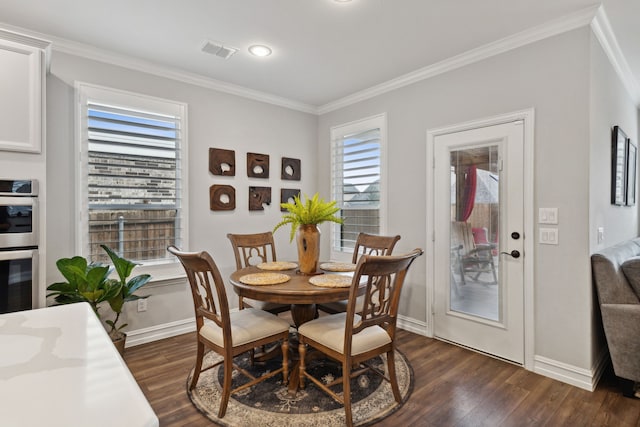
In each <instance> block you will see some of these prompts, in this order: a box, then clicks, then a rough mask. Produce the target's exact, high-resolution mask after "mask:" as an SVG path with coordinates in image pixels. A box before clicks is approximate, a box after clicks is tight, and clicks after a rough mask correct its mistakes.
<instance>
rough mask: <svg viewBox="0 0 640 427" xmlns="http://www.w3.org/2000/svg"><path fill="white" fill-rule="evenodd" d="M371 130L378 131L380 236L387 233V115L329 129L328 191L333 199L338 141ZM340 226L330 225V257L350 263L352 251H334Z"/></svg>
mask: <svg viewBox="0 0 640 427" xmlns="http://www.w3.org/2000/svg"><path fill="white" fill-rule="evenodd" d="M372 129H380V183H379V185H380V207H379V211H378V212H379V214H378V215H379V230H380V234H381V235H382V234H386V233H387V217H388V210H387V206H388V194H387V160H388V159H387V157H388V156H387V114H386V113H380V114H376V115H374V116H369V117H365V118H362V119H359V120H355V121H352V122H348V123H344V124H340V125H336V126H332V127H331V128H330V132H329V134H330V135H329V136H330V154H329V156H330V159H331V162H330V163H331V170H330V172H329V189H330V190H329V191H330V192H331V197H332V199H334V197H335V194H334V192H333V191H334V188H333V181H334V171H335V158H334V154H333V153H334V150H335V148H336V147H335V145H336V144H337V143H338V141H339V140H342V139H343V138H344V137H345V136H346V135H352V134H357V133H362V132H366V131H368V130H372ZM340 227H341V225H340V224H336V223H331V232H330V237H331V238H330V240H331V241H330V254H331V255H330V256H331V259H332V260H339V261H345V262H351V258H352V256H353V250H349V249H347V250H336V248H337V247H338V245H337V244H336V240H337V239H339V236H340V230H341V228H340Z"/></svg>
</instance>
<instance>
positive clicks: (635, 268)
mask: <svg viewBox="0 0 640 427" xmlns="http://www.w3.org/2000/svg"><path fill="white" fill-rule="evenodd" d="M622 271H623V272H624V275H625V276H626V277H627V281H628V282H629V284H630V285H631V287H632V288H633V290H634V292H635V293H636V296H637V297H638V298H640V256H636V257H633V258H629V259H627V260H626V261H625V262H623V263H622Z"/></svg>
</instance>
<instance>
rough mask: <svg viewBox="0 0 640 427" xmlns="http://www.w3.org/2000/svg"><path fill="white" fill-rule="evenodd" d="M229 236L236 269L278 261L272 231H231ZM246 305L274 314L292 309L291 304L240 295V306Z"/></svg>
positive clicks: (244, 306) (241, 307)
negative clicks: (246, 232)
mask: <svg viewBox="0 0 640 427" xmlns="http://www.w3.org/2000/svg"><path fill="white" fill-rule="evenodd" d="M227 238H228V239H229V240H230V241H231V246H233V255H234V256H235V259H236V270H240V269H242V268H245V267H250V266H252V265H257V264H260V263H262V262H269V261H277V259H276V245H275V243H274V241H273V233H272V232H271V231H266V232H264V233H254V234H233V233H229V234H227ZM246 307H253V308H259V309H261V310H265V311H268V312H269V313H273V314H278V313H284V312H285V311H289V310H290V309H291V306H290V305H289V304H277V303H273V302H267V301H258V300H253V299H249V298H243V297H239V301H238V308H240V310H242V309H243V308H246Z"/></svg>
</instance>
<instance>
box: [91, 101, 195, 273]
mask: <svg viewBox="0 0 640 427" xmlns="http://www.w3.org/2000/svg"><path fill="white" fill-rule="evenodd" d="M122 100H123V101H125V100H127V97H126V96H124V97H123V99H122ZM135 100H136V97H135V96H132V97H131V101H134V102H132V103H129V104H128V105H125V104H124V103H123V104H121V105H118V104H117V103H113V102H112V101H113V99H110V100H109V101H111V102H102V100H101V99H95V98H93V97H89V96H88V97H86V98H85V101H84V102H83V103H82V106H81V108H82V109H83V115H82V116H83V117H84V118H85V125H84V126H83V127H82V128H83V129H84V132H86V133H85V134H84V135H83V140H84V141H85V142H86V144H85V145H84V147H85V154H86V155H85V156H83V159H85V162H86V164H85V165H84V168H83V170H84V171H86V175H85V181H84V182H85V191H83V192H82V193H83V194H84V195H85V197H86V201H85V203H86V205H85V206H86V217H85V221H84V222H85V223H86V229H85V230H84V232H85V233H86V244H85V245H84V246H85V248H86V251H87V252H88V253H87V254H86V255H87V256H88V258H89V259H90V260H92V261H107V260H108V259H107V258H106V254H105V253H104V251H103V250H102V249H101V248H100V245H101V244H105V245H107V246H109V247H110V248H112V249H113V250H114V251H116V252H117V253H119V254H120V255H121V256H124V257H126V258H128V259H131V260H134V261H136V262H139V263H142V264H148V263H150V262H151V263H154V262H161V261H163V260H168V261H171V262H173V259H172V257H170V256H169V254H168V252H167V250H166V248H167V246H169V245H172V244H175V245H178V246H180V245H181V236H182V235H183V231H184V230H183V228H182V223H183V221H182V218H183V216H184V212H183V209H182V166H181V163H182V155H181V153H182V151H181V147H182V143H183V141H182V118H181V116H180V115H176V114H166V113H165V112H164V111H153V110H152V109H145V108H141V107H139V106H138V105H135ZM155 102H156V103H157V102H159V101H157V100H155ZM166 102H168V103H170V102H169V101H166ZM146 107H148V105H147V106H146ZM167 107H168V108H167V110H169V111H170V110H171V108H170V107H171V106H170V105H169V106H167ZM159 110H164V109H160V108H159Z"/></svg>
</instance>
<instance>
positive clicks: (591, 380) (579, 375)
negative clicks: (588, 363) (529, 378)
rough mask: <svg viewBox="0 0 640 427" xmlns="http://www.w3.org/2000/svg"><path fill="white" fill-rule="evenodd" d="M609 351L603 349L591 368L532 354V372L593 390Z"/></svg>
mask: <svg viewBox="0 0 640 427" xmlns="http://www.w3.org/2000/svg"><path fill="white" fill-rule="evenodd" d="M608 360H609V353H608V352H607V351H606V349H604V351H601V352H600V355H599V356H598V360H596V363H595V365H594V366H593V368H591V369H584V368H578V367H576V366H573V365H569V364H567V363H563V362H558V361H557V360H553V359H549V358H546V357H543V356H534V367H533V372H535V373H537V374H540V375H544V376H545V377H549V378H553V379H554V380H558V381H562V382H563V383H567V384H571V385H573V386H576V387H579V388H581V389H583V390H588V391H594V390H595V389H596V386H597V385H598V381H599V380H600V378H601V377H602V374H603V372H604V370H605V369H606V367H607V362H608Z"/></svg>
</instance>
